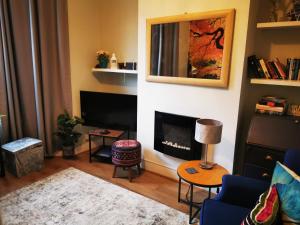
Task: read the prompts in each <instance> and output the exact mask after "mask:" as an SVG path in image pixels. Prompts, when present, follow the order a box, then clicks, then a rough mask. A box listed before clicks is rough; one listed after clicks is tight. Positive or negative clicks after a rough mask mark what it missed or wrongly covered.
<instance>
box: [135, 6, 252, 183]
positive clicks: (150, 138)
mask: <svg viewBox="0 0 300 225" xmlns="http://www.w3.org/2000/svg"><path fill="white" fill-rule="evenodd" d="M249 5H250V0H243V1H240V0H231V1H224V0H214V1H199V0H189V1H184V0H164V1H161V0H151V1H149V0H139V10H138V11H139V14H138V20H139V25H138V38H139V39H138V42H139V46H138V61H139V66H140V67H139V80H138V96H139V98H138V131H137V135H138V140H139V141H141V143H142V145H143V151H144V159H145V167H146V169H149V170H152V171H155V172H157V173H161V174H164V175H167V176H170V177H174V178H177V175H176V169H177V166H178V165H179V163H180V162H182V160H179V159H176V158H173V157H169V156H167V155H164V154H161V153H159V152H157V151H155V150H154V149H153V148H154V147H153V145H154V111H155V110H157V111H163V112H168V113H175V114H181V115H187V116H194V117H199V118H212V119H217V120H220V121H222V122H223V124H224V127H223V135H222V142H221V143H220V144H218V145H215V146H214V147H213V148H211V150H213V151H212V152H213V154H212V155H211V156H210V158H211V159H213V160H214V161H215V162H217V163H219V164H220V165H222V166H224V167H226V168H227V169H228V170H229V171H231V170H232V167H233V158H234V148H235V140H236V130H237V121H238V111H239V101H240V91H241V84H242V76H243V69H244V60H245V46H246V37H247V28H248V15H249ZM229 8H235V9H236V19H235V26H234V35H233V48H232V57H231V68H230V82H229V87H228V89H219V88H207V87H194V86H184V85H174V84H159V83H151V82H146V81H145V76H146V74H145V71H146V70H145V68H146V59H145V55H146V54H145V51H146V41H145V40H146V37H145V34H146V18H152V17H161V16H169V15H178V14H183V13H185V12H188V13H192V12H206V11H211V10H220V9H229Z"/></svg>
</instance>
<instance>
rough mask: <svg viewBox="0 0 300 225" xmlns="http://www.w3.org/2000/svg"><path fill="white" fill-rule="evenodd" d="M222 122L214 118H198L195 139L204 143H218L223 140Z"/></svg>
mask: <svg viewBox="0 0 300 225" xmlns="http://www.w3.org/2000/svg"><path fill="white" fill-rule="evenodd" d="M222 127H223V124H222V122H220V121H218V120H212V119H198V120H196V128H195V140H196V141H197V142H200V143H203V144H217V143H220V142H221V136H222Z"/></svg>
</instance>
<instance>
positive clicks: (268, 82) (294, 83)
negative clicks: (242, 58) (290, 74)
mask: <svg viewBox="0 0 300 225" xmlns="http://www.w3.org/2000/svg"><path fill="white" fill-rule="evenodd" d="M250 82H251V84H265V85H279V86H291V87H300V81H297V80H274V79H251V81H250Z"/></svg>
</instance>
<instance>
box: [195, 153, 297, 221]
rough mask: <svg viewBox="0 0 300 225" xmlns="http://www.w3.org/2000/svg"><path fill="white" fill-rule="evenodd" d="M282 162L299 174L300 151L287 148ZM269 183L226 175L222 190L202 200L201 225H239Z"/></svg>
mask: <svg viewBox="0 0 300 225" xmlns="http://www.w3.org/2000/svg"><path fill="white" fill-rule="evenodd" d="M284 164H285V165H286V166H287V167H289V168H290V169H292V170H293V171H295V172H296V173H297V174H300V151H299V150H288V151H287V152H286V154H285V158H284ZM269 186H270V183H268V182H265V181H261V180H256V179H253V178H248V177H242V176H234V175H226V176H224V177H223V183H222V190H221V192H220V193H219V194H218V195H217V196H216V197H215V198H214V199H207V200H205V201H204V203H203V205H202V209H201V213H200V224H201V225H222V224H224V225H240V224H241V222H242V220H243V219H244V218H245V217H246V216H247V215H248V214H249V212H250V211H251V209H252V208H253V207H254V206H255V204H256V201H257V200H258V197H259V196H260V195H261V194H262V193H263V192H265V191H266V190H267V189H268V188H269Z"/></svg>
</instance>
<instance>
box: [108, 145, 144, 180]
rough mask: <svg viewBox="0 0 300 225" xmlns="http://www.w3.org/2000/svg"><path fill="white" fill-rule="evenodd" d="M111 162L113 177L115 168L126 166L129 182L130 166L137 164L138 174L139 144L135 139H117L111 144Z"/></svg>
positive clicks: (139, 161) (139, 160)
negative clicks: (113, 166)
mask: <svg viewBox="0 0 300 225" xmlns="http://www.w3.org/2000/svg"><path fill="white" fill-rule="evenodd" d="M112 162H113V164H114V165H115V168H114V173H113V177H115V175H116V172H117V168H118V167H122V168H123V169H126V168H128V178H129V181H130V182H131V180H132V171H131V167H133V166H137V168H138V173H139V174H140V163H141V144H140V143H139V142H138V141H136V140H119V141H115V142H114V143H113V144H112Z"/></svg>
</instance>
